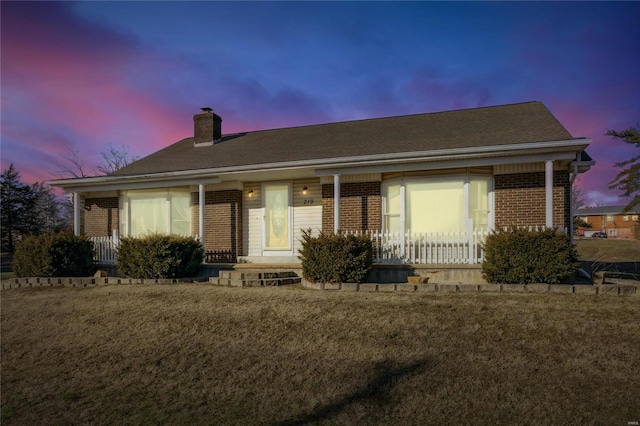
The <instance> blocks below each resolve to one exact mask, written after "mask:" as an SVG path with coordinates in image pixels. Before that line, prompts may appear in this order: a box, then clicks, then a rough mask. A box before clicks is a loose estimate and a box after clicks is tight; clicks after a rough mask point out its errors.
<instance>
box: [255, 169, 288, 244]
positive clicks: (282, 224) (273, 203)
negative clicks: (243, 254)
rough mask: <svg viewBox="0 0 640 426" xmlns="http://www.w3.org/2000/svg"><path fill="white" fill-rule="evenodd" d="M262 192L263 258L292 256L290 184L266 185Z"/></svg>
mask: <svg viewBox="0 0 640 426" xmlns="http://www.w3.org/2000/svg"><path fill="white" fill-rule="evenodd" d="M262 191H263V194H264V196H263V198H262V199H263V211H264V215H263V226H262V232H263V238H262V242H263V244H262V254H263V256H285V255H293V244H292V220H291V184H290V183H288V182H285V183H268V184H264V185H263V187H262Z"/></svg>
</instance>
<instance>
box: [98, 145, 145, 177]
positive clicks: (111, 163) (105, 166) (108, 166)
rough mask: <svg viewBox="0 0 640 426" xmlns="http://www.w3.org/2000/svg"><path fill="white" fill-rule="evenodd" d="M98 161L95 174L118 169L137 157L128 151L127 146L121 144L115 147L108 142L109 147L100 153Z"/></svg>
mask: <svg viewBox="0 0 640 426" xmlns="http://www.w3.org/2000/svg"><path fill="white" fill-rule="evenodd" d="M100 157H101V159H100V162H99V163H98V165H97V166H96V171H97V172H98V173H97V174H103V175H108V174H111V173H113V172H115V171H116V170H120V169H121V168H123V167H126V166H128V165H129V164H131V163H133V162H134V161H136V160H137V159H138V157H134V156H133V155H131V153H129V148H127V147H126V146H124V145H123V146H121V147H120V148H115V147H114V146H113V145H111V144H109V148H108V149H107V150H106V151H102V152H101V153H100Z"/></svg>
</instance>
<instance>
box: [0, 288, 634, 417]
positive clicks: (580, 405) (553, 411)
mask: <svg viewBox="0 0 640 426" xmlns="http://www.w3.org/2000/svg"><path fill="white" fill-rule="evenodd" d="M1 308H2V312H1V316H2V318H1V319H2V330H1V331H2V348H1V355H2V378H1V380H2V383H1V385H2V395H1V401H2V417H3V418H2V424H3V425H5V424H7V425H10V424H29V425H33V424H114V423H115V424H141V423H143V424H242V425H245V424H269V425H271V424H273V425H277V424H279V425H302V424H309V423H314V424H327V425H329V424H332V425H333V424H411V425H415V424H439V425H440V424H458V423H463V424H499V423H502V424H504V423H507V424H516V423H517V424H566V423H568V424H583V423H601V424H627V422H632V421H638V420H640V398H638V392H637V388H638V378H639V377H640V362H639V361H640V358H639V355H638V348H640V322H639V321H638V316H639V313H640V297H636V296H628V297H625V296H594V295H588V296H587V295H577V294H567V295H565V294H503V293H497V294H496V293H493V294H484V293H473V294H470V293H465V294H460V293H453V294H450V293H449V294H447V293H431V294H427V293H425V294H400V293H394V294H389V293H342V292H328V291H325V292H321V291H313V290H305V289H302V288H300V287H298V286H290V287H280V288H225V287H213V286H207V285H202V284H200V285H198V284H180V285H167V286H158V285H156V286H143V285H138V286H129V285H122V286H117V285H112V286H100V287H94V288H83V289H76V288H36V289H18V290H16V289H13V290H3V291H2V306H1Z"/></svg>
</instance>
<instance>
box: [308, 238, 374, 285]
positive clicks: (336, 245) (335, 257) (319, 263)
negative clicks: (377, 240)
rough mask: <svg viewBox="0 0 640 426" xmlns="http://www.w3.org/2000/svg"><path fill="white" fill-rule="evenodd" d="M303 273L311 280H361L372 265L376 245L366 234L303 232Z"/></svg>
mask: <svg viewBox="0 0 640 426" xmlns="http://www.w3.org/2000/svg"><path fill="white" fill-rule="evenodd" d="M301 242H302V248H301V249H300V250H299V252H300V256H298V258H299V259H300V260H301V261H302V275H303V276H304V278H305V279H307V280H309V281H311V282H325V283H361V282H362V281H364V279H365V278H366V277H367V274H368V273H369V271H370V270H371V267H372V265H373V244H372V242H371V239H370V238H369V236H367V235H362V236H355V235H345V234H342V233H338V234H333V233H331V234H325V233H323V232H321V233H320V235H318V236H317V237H312V236H311V229H308V230H306V231H302V240H301Z"/></svg>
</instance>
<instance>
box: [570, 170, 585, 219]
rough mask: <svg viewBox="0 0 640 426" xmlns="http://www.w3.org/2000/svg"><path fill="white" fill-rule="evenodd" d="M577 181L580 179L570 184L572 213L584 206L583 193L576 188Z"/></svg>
mask: <svg viewBox="0 0 640 426" xmlns="http://www.w3.org/2000/svg"><path fill="white" fill-rule="evenodd" d="M579 181H580V178H579V177H578V178H576V179H575V180H574V181H573V183H572V184H571V208H572V211H574V212H575V211H576V210H578V209H581V208H583V207H584V206H585V205H586V202H585V200H584V193H583V192H582V189H580V188H578V183H579Z"/></svg>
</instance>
